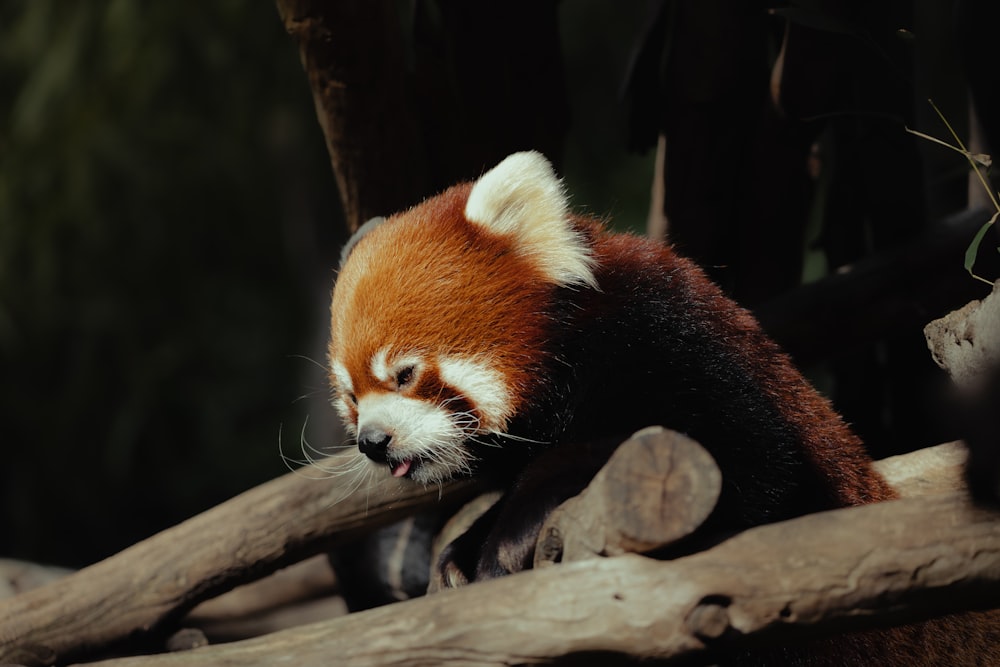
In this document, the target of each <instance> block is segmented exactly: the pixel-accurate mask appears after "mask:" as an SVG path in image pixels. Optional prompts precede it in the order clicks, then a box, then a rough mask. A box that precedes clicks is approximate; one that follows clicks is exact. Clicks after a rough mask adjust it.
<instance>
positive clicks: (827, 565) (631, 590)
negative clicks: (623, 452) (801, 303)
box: [91, 494, 1000, 667]
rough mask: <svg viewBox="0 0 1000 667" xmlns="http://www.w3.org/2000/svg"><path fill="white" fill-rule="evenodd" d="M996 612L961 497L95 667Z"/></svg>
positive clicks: (799, 522) (987, 522)
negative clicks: (677, 556) (683, 555)
mask: <svg viewBox="0 0 1000 667" xmlns="http://www.w3.org/2000/svg"><path fill="white" fill-rule="evenodd" d="M998 599H1000V516H998V514H997V513H995V512H991V511H987V510H984V509H978V508H975V507H972V506H971V505H970V504H969V503H968V501H967V500H966V499H965V497H964V495H960V494H950V495H940V496H933V497H928V498H911V499H902V500H897V501H892V502H887V503H880V504H876V505H869V506H864V507H857V508H850V509H843V510H836V511H832V512H823V513H819V514H813V515H810V516H806V517H801V518H798V519H794V520H791V521H786V522H783V523H778V524H772V525H768V526H761V527H759V528H754V529H752V530H749V531H746V532H744V533H741V534H740V535H737V536H736V537H734V538H732V539H730V540H728V541H726V542H724V543H722V544H720V545H718V546H717V547H715V548H713V549H711V550H709V551H706V552H703V553H700V554H696V555H693V556H689V557H686V558H682V559H679V560H676V561H670V562H658V561H654V560H651V559H647V558H644V557H642V556H637V555H625V556H621V557H617V558H606V559H597V560H591V561H585V562H577V563H567V564H563V565H560V566H558V567H550V568H546V569H543V570H534V571H529V572H524V573H521V574H517V575H513V576H510V577H506V578H503V579H498V580H493V581H487V582H483V583H477V584H473V585H470V586H466V587H464V588H460V589H455V590H448V591H443V592H441V593H439V594H437V595H432V596H427V597H425V598H419V599H416V600H410V601H407V602H402V603H399V604H396V605H390V606H388V607H382V608H378V609H373V610H370V611H366V612H361V613H357V614H351V615H348V616H345V617H342V618H339V619H334V620H332V621H328V622H322V623H314V624H312V625H308V626H304V627H301V628H295V629H292V630H286V631H282V632H278V633H275V634H272V635H268V636H265V637H260V638H257V639H252V640H247V641H243V642H236V643H233V644H226V645H220V646H212V647H206V648H201V649H196V650H194V651H191V652H188V653H187V654H165V655H157V656H148V657H141V658H126V659H119V660H110V661H105V662H100V663H96V664H95V665H92V666H91V667H98V666H100V667H166V666H168V665H180V664H192V663H194V662H197V664H199V665H204V666H206V667H211V666H214V665H227V666H229V667H237V666H250V665H273V664H278V663H279V662H293V663H294V664H296V665H298V666H300V667H311V666H313V665H316V666H319V665H324V666H325V665H328V664H330V663H331V660H334V661H335V662H336V664H338V665H344V666H347V667H351V666H355V665H358V666H360V665H364V666H366V667H372V666H378V665H397V666H400V665H405V666H410V665H448V664H454V665H482V666H487V665H490V666H492V665H508V664H520V663H528V662H549V661H552V660H555V659H557V658H560V657H562V656H567V655H568V656H573V655H583V654H593V652H610V653H613V654H622V655H628V656H633V657H638V658H661V659H665V658H677V659H686V658H691V657H693V656H697V655H704V654H705V653H706V651H708V650H710V649H720V648H726V649H737V648H742V647H747V646H750V645H752V644H754V643H756V642H759V641H761V640H762V639H766V640H767V641H769V642H773V643H774V642H777V643H781V642H786V641H791V640H795V639H799V638H802V637H810V638H812V637H818V636H823V635H829V634H834V633H839V632H842V631H844V630H847V629H860V628H867V627H876V626H879V625H882V624H885V623H897V622H903V621H907V622H908V621H911V620H915V619H920V618H928V617H933V616H937V615H939V614H942V613H946V612H951V611H956V610H960V609H970V608H986V607H989V606H990V605H995V604H996V601H997V600H998ZM981 657H982V658H983V659H984V660H987V661H988V660H990V659H991V656H988V655H985V654H984V655H982V656H981Z"/></svg>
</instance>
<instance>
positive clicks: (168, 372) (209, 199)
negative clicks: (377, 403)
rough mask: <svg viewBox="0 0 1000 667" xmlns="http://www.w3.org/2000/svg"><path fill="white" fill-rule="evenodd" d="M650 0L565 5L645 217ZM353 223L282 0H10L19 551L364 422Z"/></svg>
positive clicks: (2, 410) (1, 281)
mask: <svg viewBox="0 0 1000 667" xmlns="http://www.w3.org/2000/svg"><path fill="white" fill-rule="evenodd" d="M431 4H433V3H431ZM917 4H919V5H920V6H921V7H924V12H923V14H922V15H921V16H922V17H923V22H924V26H925V27H926V28H927V30H926V31H925V32H923V33H921V34H923V35H929V36H930V37H931V38H929V39H927V40H926V41H925V42H923V44H925V45H926V46H925V51H924V52H922V55H921V56H920V57H919V58H917V57H914V60H921V61H922V62H923V63H924V64H923V66H922V69H920V72H921V76H920V77H917V79H916V80H915V82H910V83H913V85H914V93H913V100H914V108H915V109H918V111H917V112H916V118H917V121H918V126H920V127H921V129H926V130H928V131H929V132H930V133H932V134H935V135H936V136H942V137H943V136H945V134H944V132H945V131H944V129H943V128H942V127H941V126H940V125H938V126H935V127H933V128H928V127H927V125H926V124H930V123H931V122H932V121H933V117H932V116H931V115H930V113H929V111H928V110H927V109H926V108H923V107H920V106H919V105H917V102H918V101H919V100H921V99H923V98H926V97H930V96H933V97H935V99H936V100H937V101H938V102H939V105H940V106H942V107H943V108H944V109H945V111H946V113H948V114H949V116H950V118H952V120H953V121H954V124H955V125H956V126H957V127H959V128H960V129H962V130H963V131H965V130H964V128H965V127H966V120H965V119H966V114H967V111H966V107H965V104H966V98H965V92H964V83H963V79H962V76H961V73H960V70H959V69H958V68H957V65H956V62H957V60H956V58H955V55H954V53H953V48H952V47H951V46H950V45H949V44H950V42H949V41H948V40H949V35H950V34H951V33H950V25H949V23H948V20H947V19H948V16H949V12H950V11H951V7H950V5H948V4H947V3H939V2H938V3H930V2H926V3H922V4H921V3H917ZM928 7H932V9H927V8H928ZM935 12H936V13H937V15H938V16H939V17H941V18H942V20H940V21H938V20H935ZM644 16H645V7H644V6H643V5H642V4H641V3H635V4H632V3H626V4H624V5H623V4H622V3H597V2H564V3H562V5H561V6H560V37H561V48H562V52H563V54H564V58H565V63H566V76H567V80H566V83H567V87H568V90H569V96H570V101H571V106H572V115H571V123H570V127H569V133H568V135H567V139H566V149H565V152H564V155H563V156H561V157H562V162H563V164H564V165H565V166H564V172H565V175H566V178H567V183H568V189H569V191H570V193H571V194H572V197H573V203H574V205H575V206H577V207H579V208H583V209H586V210H589V211H591V212H593V213H595V214H598V215H601V216H604V215H608V216H611V217H613V218H614V220H615V225H617V226H619V227H622V228H630V229H634V230H638V231H641V230H643V229H644V227H645V223H646V212H647V209H648V203H649V190H650V184H651V182H652V178H653V166H652V165H653V156H652V153H651V152H649V151H647V152H645V153H644V154H639V153H630V152H629V151H628V150H627V149H626V145H627V143H628V142H627V135H628V129H627V127H626V121H627V118H628V108H627V105H626V104H624V103H623V102H622V98H621V91H622V89H623V88H624V83H625V79H626V77H625V72H626V70H627V65H628V63H629V59H630V56H631V54H632V51H633V50H634V48H635V47H636V44H637V35H638V34H639V28H640V27H641V25H642V22H643V19H644ZM776 21H777V19H776ZM778 27H779V26H778V24H776V25H775V28H776V29H777V28H778ZM935 31H936V32H935ZM373 48H377V47H373ZM928 63H929V65H928ZM914 67H916V65H914ZM922 123H926V124H922ZM919 152H920V155H921V156H922V159H924V160H925V164H924V167H923V168H922V171H923V173H924V174H925V175H926V179H927V180H926V184H925V185H924V187H923V189H922V193H923V196H925V197H926V201H921V202H920V206H921V207H924V206H926V208H927V210H929V211H930V213H929V215H930V216H931V217H935V216H939V215H942V214H945V213H947V212H949V211H954V210H957V209H959V208H961V207H963V206H964V205H965V185H964V183H965V167H964V163H963V161H962V159H961V158H960V157H958V156H954V155H950V154H948V153H947V152H946V151H943V150H941V149H934V148H929V147H927V146H920V147H919ZM894 159H895V158H894V156H892V155H884V154H879V153H876V154H874V155H872V157H871V160H872V161H880V162H881V163H882V164H883V168H884V169H886V170H893V169H894V168H895V165H894V162H893V161H894ZM731 168H732V166H731V165H726V164H720V165H719V170H720V174H725V175H726V177H727V178H732V177H736V178H738V177H740V174H739V173H737V174H732V173H730V170H731ZM388 212H389V211H386V213H388ZM819 217H820V218H821V217H822V216H819ZM814 222H815V221H814ZM821 223H822V220H819V222H818V223H816V224H821ZM345 233H346V232H345V230H344V223H343V220H342V217H341V212H340V208H339V203H338V199H337V192H336V187H335V184H334V179H333V177H332V173H331V168H330V162H329V158H328V155H327V153H326V148H325V146H324V140H323V136H322V133H321V131H320V128H319V125H318V124H317V122H316V116H315V112H314V108H313V102H312V98H311V95H310V91H309V87H308V83H307V81H306V78H305V76H304V74H303V72H302V67H301V64H300V62H299V56H298V52H297V48H296V46H295V44H294V42H293V41H292V40H291V39H290V38H289V36H288V35H286V34H285V32H284V29H283V27H282V25H281V21H280V20H279V17H278V15H277V11H276V10H275V8H274V6H273V5H271V4H270V3H268V2H252V1H250V0H221V1H220V2H214V3H202V4H192V3H152V2H143V1H141V0H94V1H92V2H82V3H64V2H59V0H31V1H30V2H29V1H28V0H16V1H11V2H7V3H4V4H3V6H2V7H0V557H18V558H25V559H30V560H36V561H41V562H48V563H56V564H62V565H69V566H82V565H85V564H87V563H90V562H93V561H95V560H97V559H100V558H103V557H105V556H107V555H109V554H111V553H114V552H116V551H118V550H120V549H122V548H124V547H126V546H128V545H129V544H131V543H134V542H135V541H137V540H140V539H142V538H144V537H146V536H148V535H150V534H152V533H154V532H156V531H158V530H161V529H163V528H165V527H167V526H169V525H172V524H174V523H176V522H178V521H181V520H183V519H185V518H187V517H189V516H191V515H193V514H195V513H197V512H199V511H202V510H204V509H206V508H208V507H210V506H212V505H214V504H216V503H219V502H221V501H223V500H225V499H226V498H229V497H231V496H233V495H234V494H236V493H239V492H240V491H243V490H245V489H247V488H249V487H251V486H253V485H255V484H258V483H260V482H262V481H265V480H267V479H270V478H272V477H274V476H276V475H279V474H282V473H283V472H285V471H286V469H287V468H286V467H285V464H284V463H283V461H282V458H281V456H280V451H279V447H282V448H283V450H284V451H285V453H286V454H288V455H289V456H291V457H293V458H299V457H300V456H301V452H300V447H301V444H300V441H299V437H300V433H302V431H303V427H304V426H306V427H307V429H306V431H305V432H306V435H307V438H308V440H309V442H310V443H312V445H313V446H316V447H323V446H327V445H330V444H339V441H340V438H341V437H342V436H340V435H338V433H337V432H336V429H335V428H334V427H333V426H332V424H333V421H332V414H331V411H330V410H329V409H328V408H327V407H326V402H325V397H326V391H327V390H326V387H325V377H324V372H323V370H322V368H321V367H322V364H323V362H324V352H323V339H324V337H325V333H324V330H325V326H326V323H325V318H326V303H325V301H326V298H327V295H328V293H329V289H330V287H331V285H332V280H333V267H334V265H335V261H336V257H337V255H338V252H339V245H340V243H341V242H342V240H343V239H344V237H345ZM806 250H810V252H809V253H808V254H809V255H810V257H811V258H813V259H815V258H816V256H817V253H816V252H815V249H812V248H806ZM955 261H956V263H960V262H961V257H956V259H955ZM825 270H826V269H825V266H824V264H823V263H822V262H813V261H810V262H808V263H807V265H806V271H807V275H808V276H809V277H818V276H821V275H822V274H823V273H824V272H825ZM956 305H959V304H956ZM812 371H813V372H814V376H815V377H817V378H819V379H823V378H824V377H825V376H824V374H823V372H822V369H812ZM279 434H280V442H279ZM943 435H947V433H944V434H943ZM934 437H937V434H935V436H934ZM915 444H928V443H915Z"/></svg>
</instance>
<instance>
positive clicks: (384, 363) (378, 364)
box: [371, 347, 389, 382]
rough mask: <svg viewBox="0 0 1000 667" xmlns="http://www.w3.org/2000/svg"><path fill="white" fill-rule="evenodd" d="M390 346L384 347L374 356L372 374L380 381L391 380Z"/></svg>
mask: <svg viewBox="0 0 1000 667" xmlns="http://www.w3.org/2000/svg"><path fill="white" fill-rule="evenodd" d="M388 358H389V348H388V347H383V348H382V349H380V350H379V351H378V352H376V353H375V355H374V356H373V357H372V362H371V365H372V375H374V376H375V378H376V379H377V380H378V381H379V382H388V381H389V362H388Z"/></svg>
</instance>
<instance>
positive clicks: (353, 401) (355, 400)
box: [347, 392, 358, 405]
mask: <svg viewBox="0 0 1000 667" xmlns="http://www.w3.org/2000/svg"><path fill="white" fill-rule="evenodd" d="M347 402H348V403H350V404H351V405H357V404H358V397H357V396H355V395H354V394H352V393H351V392H347Z"/></svg>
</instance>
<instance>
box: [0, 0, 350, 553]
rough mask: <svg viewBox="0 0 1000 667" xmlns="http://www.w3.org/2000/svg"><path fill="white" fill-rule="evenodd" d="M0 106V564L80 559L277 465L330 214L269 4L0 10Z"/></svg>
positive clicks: (332, 250)
mask: <svg viewBox="0 0 1000 667" xmlns="http://www.w3.org/2000/svg"><path fill="white" fill-rule="evenodd" d="M0 100H2V101H3V102H2V104H0V451H2V463H0V556H15V557H22V558H31V559H35V560H40V561H49V562H57V563H63V564H68V565H80V564H84V563H87V562H90V561H93V560H95V559H97V558H100V557H103V556H105V555H108V554H110V553H113V552H114V551H116V550H118V549H120V548H122V547H125V546H127V545H128V544H130V543H132V542H134V541H136V540H137V539H141V538H142V537H145V536H146V535H147V534H149V533H150V532H152V531H154V530H157V529H159V528H163V527H166V526H168V525H170V524H172V523H175V522H177V521H179V520H182V519H184V518H186V517H188V516H190V515H192V514H194V513H196V512H197V511H200V510H202V509H205V508H206V507H208V506H210V505H212V504H214V503H216V502H219V501H222V500H224V499H225V498H227V497H229V496H232V495H233V494H235V493H238V492H239V491H241V490H243V489H245V488H247V487H249V486H250V485H252V484H254V483H257V482H259V481H262V480H264V479H267V478H270V477H273V476H275V475H276V474H279V473H281V472H282V471H283V470H284V468H283V466H282V464H281V460H280V458H279V456H278V454H277V451H278V429H279V425H282V424H284V425H285V429H286V432H287V431H288V430H291V431H293V432H297V430H298V426H299V425H300V424H301V420H302V419H303V418H304V417H303V414H302V411H303V408H301V407H300V406H296V404H295V399H296V398H297V397H298V396H299V395H301V394H303V393H306V392H308V391H310V387H312V388H314V389H317V390H318V391H322V390H321V389H319V387H317V386H316V385H318V384H320V383H319V382H314V381H313V380H310V379H306V378H309V377H311V376H315V375H316V370H315V368H314V367H313V365H312V364H310V363H308V362H306V361H304V360H302V359H300V358H297V357H295V356H294V355H310V356H313V357H314V358H320V359H321V356H320V355H321V352H317V345H316V341H318V340H319V339H320V338H321V328H322V326H323V322H322V319H323V312H322V307H321V306H320V305H319V304H320V303H321V301H322V295H323V294H325V291H326V290H327V289H328V288H329V282H330V280H331V279H332V272H331V271H330V269H329V267H332V266H333V265H334V257H335V254H336V246H337V241H338V238H337V233H338V230H339V229H340V228H341V227H342V225H341V223H340V222H339V220H337V219H335V217H334V210H335V203H334V202H335V197H336V193H335V189H334V187H333V179H332V178H331V174H330V167H329V162H328V160H327V156H326V153H325V148H324V143H323V139H322V135H321V133H320V130H319V127H318V125H317V123H316V120H315V114H314V112H313V108H312V101H311V97H310V94H309V90H308V85H307V84H306V82H305V77H304V75H303V73H302V69H301V65H300V63H299V61H298V54H297V50H296V49H295V46H294V44H293V42H292V40H290V39H289V37H288V36H287V35H286V34H285V33H284V30H283V29H282V26H281V21H280V20H279V18H278V16H277V12H276V10H275V8H274V6H273V4H271V3H267V2H263V3H261V2H252V1H249V0H220V1H219V2H212V3H201V4H191V3H157V2H145V1H143V0H90V1H86V2H80V3H66V2H61V1H60V0H32V1H31V2H29V1H28V0H16V1H11V2H7V3H4V4H3V5H2V7H0ZM295 447H297V443H296V445H295Z"/></svg>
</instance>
